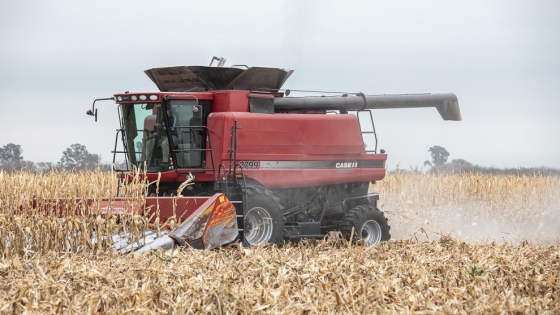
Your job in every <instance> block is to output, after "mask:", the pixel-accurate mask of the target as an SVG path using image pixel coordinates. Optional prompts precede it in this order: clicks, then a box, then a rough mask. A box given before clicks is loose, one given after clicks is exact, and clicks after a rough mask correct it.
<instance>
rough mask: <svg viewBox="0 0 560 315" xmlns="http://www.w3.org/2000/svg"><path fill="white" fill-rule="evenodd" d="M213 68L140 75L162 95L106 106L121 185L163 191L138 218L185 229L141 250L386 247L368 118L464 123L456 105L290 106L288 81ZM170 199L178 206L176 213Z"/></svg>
mask: <svg viewBox="0 0 560 315" xmlns="http://www.w3.org/2000/svg"><path fill="white" fill-rule="evenodd" d="M218 61H219V62H220V63H221V64H220V66H219V67H205V66H178V67H166V68H154V69H149V70H146V71H145V73H146V74H147V75H148V77H149V78H150V79H151V80H152V81H153V82H154V83H155V84H156V86H157V87H158V88H159V91H157V92H138V93H136V92H125V93H118V94H115V95H114V97H113V98H111V99H113V100H114V101H115V102H116V105H117V106H118V107H119V116H120V117H119V120H120V122H121V126H120V129H119V130H118V131H117V133H118V134H117V143H116V144H115V151H114V154H115V158H114V162H115V161H116V156H117V155H119V154H120V155H122V156H124V159H125V161H126V165H127V168H126V169H121V170H118V171H119V172H120V175H119V176H120V177H121V178H123V179H126V178H127V176H131V174H133V172H134V170H143V171H144V172H145V173H144V174H143V176H145V177H146V178H147V179H148V181H149V182H154V181H156V180H159V182H158V185H157V189H156V186H155V185H150V187H149V188H148V195H149V196H148V197H147V199H146V204H145V205H143V207H144V208H146V207H149V206H150V205H152V206H153V205H158V208H159V209H161V211H160V214H159V215H160V218H159V222H164V221H165V220H167V219H168V218H169V217H170V216H171V215H175V216H176V217H177V218H185V219H184V220H183V221H182V222H180V226H179V228H177V229H176V230H175V231H172V232H170V233H169V234H168V235H165V236H162V237H161V238H159V239H156V240H154V241H153V242H151V241H146V242H145V243H146V244H144V243H143V245H145V246H144V247H143V248H142V249H140V250H147V249H151V248H156V247H163V248H169V247H173V246H177V245H186V244H191V246H196V247H204V248H210V247H216V246H220V245H224V244H227V243H230V242H232V241H234V240H235V239H238V240H241V241H242V242H243V243H244V244H245V245H252V246H258V245H263V244H278V245H281V244H282V243H283V242H284V241H285V240H297V239H301V238H323V237H324V236H325V235H326V234H327V233H329V232H331V231H340V232H341V233H342V234H343V235H344V236H345V237H348V238H349V237H350V234H351V233H352V231H353V230H354V231H355V232H356V233H355V238H361V239H363V240H364V241H365V242H366V243H368V244H372V245H375V244H377V243H379V242H381V241H386V240H389V238H390V237H391V236H390V234H389V229H390V228H389V225H388V222H387V218H386V217H385V215H384V214H383V212H382V211H381V210H380V209H379V208H378V205H377V201H378V199H379V195H378V194H376V193H370V192H369V187H370V183H373V182H375V181H378V180H382V179H383V178H384V176H385V171H386V170H385V168H386V160H387V155H386V154H385V153H384V151H383V150H379V151H378V150H377V134H376V133H375V127H374V124H373V119H372V117H373V116H372V114H371V111H370V110H375V109H392V108H416V107H435V108H436V109H437V110H438V111H439V113H440V115H441V116H442V118H443V119H445V120H461V114H460V110H459V104H458V101H457V97H456V96H455V95H453V94H412V95H364V94H362V93H356V94H344V95H340V96H330V97H323V96H309V97H289V96H288V94H289V93H287V91H286V92H283V90H281V88H282V86H283V84H284V83H285V81H286V80H287V79H288V78H289V76H290V75H291V74H292V72H293V71H292V70H284V69H278V68H264V67H246V66H243V67H236V66H234V67H231V68H228V67H223V62H225V60H223V59H219V58H218ZM91 113H92V114H93V115H95V114H96V111H95V108H93V109H92V110H91ZM333 113H334V114H333ZM118 143H121V145H122V148H123V149H122V150H117V144H118ZM186 181H192V182H191V183H190V185H187V186H186V187H185V186H184V185H183V186H181V184H183V183H185V182H186ZM180 186H181V189H182V190H181V191H180V195H181V196H179V197H178V198H176V197H173V196H176V195H177V193H178V189H179V188H180ZM169 198H171V199H174V200H178V201H179V203H178V204H177V205H176V206H173V209H174V211H175V213H173V214H172V211H171V209H170V207H172V206H171V204H170V203H169V202H170V201H169V200H168V199H169ZM194 205H196V206H194ZM124 247H126V246H124ZM128 249H129V250H130V249H134V248H130V247H129V248H128Z"/></svg>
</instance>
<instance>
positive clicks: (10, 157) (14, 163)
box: [0, 143, 24, 171]
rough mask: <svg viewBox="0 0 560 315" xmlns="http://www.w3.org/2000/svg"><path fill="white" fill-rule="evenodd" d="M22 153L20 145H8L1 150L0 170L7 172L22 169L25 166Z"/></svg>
mask: <svg viewBox="0 0 560 315" xmlns="http://www.w3.org/2000/svg"><path fill="white" fill-rule="evenodd" d="M22 153H23V150H22V149H21V146H20V145H19V144H13V143H8V144H6V145H5V146H3V147H2V148H0V168H2V169H4V170H7V171H14V170H17V169H21V168H22V167H23V166H24V165H23V162H24V161H23V156H21V154H22Z"/></svg>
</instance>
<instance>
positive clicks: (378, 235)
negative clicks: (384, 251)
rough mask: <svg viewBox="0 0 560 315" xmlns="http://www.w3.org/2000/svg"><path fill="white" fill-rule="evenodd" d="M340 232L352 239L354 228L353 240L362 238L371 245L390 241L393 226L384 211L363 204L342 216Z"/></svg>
mask: <svg viewBox="0 0 560 315" xmlns="http://www.w3.org/2000/svg"><path fill="white" fill-rule="evenodd" d="M339 229H340V232H341V233H342V235H343V236H344V237H345V238H346V239H347V240H350V235H351V234H352V229H354V236H353V240H358V239H362V240H364V242H365V243H366V244H367V245H369V246H374V245H377V244H379V242H383V241H388V240H389V239H390V238H391V234H389V230H390V229H391V227H390V226H389V223H388V222H387V218H386V217H385V215H384V214H383V212H382V211H381V210H379V209H377V208H375V207H373V206H370V205H361V206H357V207H354V208H352V209H350V211H348V212H347V213H346V214H345V215H344V218H342V221H341V223H340V225H339Z"/></svg>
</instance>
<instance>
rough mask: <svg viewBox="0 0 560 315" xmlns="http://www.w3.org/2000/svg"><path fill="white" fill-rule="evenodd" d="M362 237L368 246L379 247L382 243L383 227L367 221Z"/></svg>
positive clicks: (375, 222)
mask: <svg viewBox="0 0 560 315" xmlns="http://www.w3.org/2000/svg"><path fill="white" fill-rule="evenodd" d="M361 236H362V238H363V239H364V241H365V242H366V243H367V244H368V245H377V244H379V242H381V226H380V225H379V223H377V221H375V220H369V221H366V222H365V223H364V225H363V226H362V232H361Z"/></svg>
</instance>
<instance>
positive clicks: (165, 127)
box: [117, 95, 210, 173]
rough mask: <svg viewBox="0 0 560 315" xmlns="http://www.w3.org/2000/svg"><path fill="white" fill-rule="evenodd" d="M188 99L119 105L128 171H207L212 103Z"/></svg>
mask: <svg viewBox="0 0 560 315" xmlns="http://www.w3.org/2000/svg"><path fill="white" fill-rule="evenodd" d="M185 98H189V99H173V100H163V101H162V102H153V103H124V102H123V103H121V104H119V115H120V122H121V130H122V131H123V137H122V138H123V143H124V153H126V158H127V160H128V167H129V170H134V168H137V169H140V170H143V169H144V168H145V169H146V172H148V173H154V172H166V171H170V170H175V169H177V168H187V169H200V168H202V169H204V167H205V161H204V157H205V154H204V153H205V151H206V150H205V149H206V148H205V142H204V139H206V127H205V126H206V118H207V116H208V114H209V112H210V103H209V102H208V101H199V100H198V99H196V98H195V97H192V96H191V97H188V95H186V97H185ZM117 99H118V98H117ZM117 141H118V139H117Z"/></svg>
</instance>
